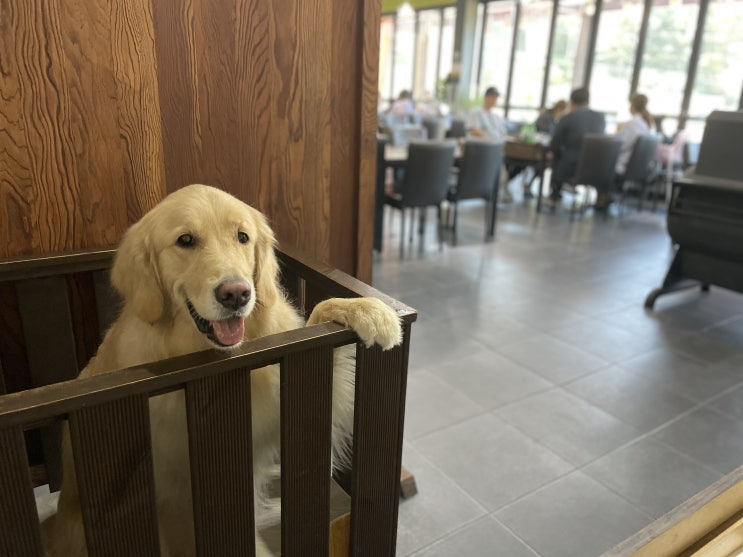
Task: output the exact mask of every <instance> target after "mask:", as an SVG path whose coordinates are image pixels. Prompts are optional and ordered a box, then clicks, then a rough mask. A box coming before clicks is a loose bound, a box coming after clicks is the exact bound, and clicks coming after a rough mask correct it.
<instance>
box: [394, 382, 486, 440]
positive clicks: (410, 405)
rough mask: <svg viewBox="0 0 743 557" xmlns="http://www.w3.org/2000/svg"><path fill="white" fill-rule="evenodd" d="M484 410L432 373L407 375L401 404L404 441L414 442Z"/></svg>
mask: <svg viewBox="0 0 743 557" xmlns="http://www.w3.org/2000/svg"><path fill="white" fill-rule="evenodd" d="M484 411H485V409H484V408H483V407H481V406H480V405H479V404H477V403H476V402H475V401H473V400H472V399H470V398H468V397H466V396H465V395H463V394H461V393H459V392H458V391H456V390H455V389H453V388H452V387H450V386H448V385H447V384H446V383H444V382H443V381H442V380H441V379H439V378H438V377H436V376H435V375H433V374H430V373H428V372H421V373H418V374H416V375H411V376H409V377H408V387H407V398H406V401H405V438H406V439H416V438H417V437H420V436H421V435H425V434H426V433H430V432H432V431H438V430H439V429H441V428H444V427H447V426H450V425H452V424H455V423H457V422H461V421H462V420H464V419H466V418H470V417H472V416H476V415H478V414H482V413H483V412H484Z"/></svg>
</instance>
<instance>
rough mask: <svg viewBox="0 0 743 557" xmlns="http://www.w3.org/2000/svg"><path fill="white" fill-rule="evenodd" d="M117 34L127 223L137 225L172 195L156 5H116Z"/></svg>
mask: <svg viewBox="0 0 743 557" xmlns="http://www.w3.org/2000/svg"><path fill="white" fill-rule="evenodd" d="M156 4H159V2H156ZM111 30H112V37H113V44H114V45H116V47H117V48H116V49H115V50H114V51H113V52H114V54H113V60H112V61H113V71H114V76H115V81H116V98H117V100H118V110H119V112H118V123H119V133H120V134H121V140H122V141H123V149H124V157H123V161H122V162H123V172H124V194H125V196H126V209H127V223H128V224H133V223H134V222H136V221H137V220H139V218H140V217H141V216H142V215H143V214H145V213H146V212H147V211H149V210H150V209H151V208H152V207H154V206H155V205H157V203H158V201H160V200H161V199H162V198H163V197H164V196H165V194H166V189H165V164H164V159H163V146H162V139H163V138H162V126H161V120H160V96H159V92H158V87H157V62H156V56H155V31H154V29H153V20H152V2H151V0H126V1H118V2H111Z"/></svg>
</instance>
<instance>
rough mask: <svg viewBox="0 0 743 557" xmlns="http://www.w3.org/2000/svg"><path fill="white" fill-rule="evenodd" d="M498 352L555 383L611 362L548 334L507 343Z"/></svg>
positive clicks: (568, 379) (573, 377)
mask: <svg viewBox="0 0 743 557" xmlns="http://www.w3.org/2000/svg"><path fill="white" fill-rule="evenodd" d="M498 353H499V354H501V355H503V356H506V357H508V358H510V359H512V360H513V361H515V362H516V363H518V364H521V365H523V366H524V367H527V368H529V369H530V370H532V371H534V372H536V373H538V374H539V375H541V376H542V377H544V378H545V379H547V380H548V381H551V382H553V383H563V382H566V381H570V380H571V379H575V378H577V377H580V376H581V375H585V374H587V373H590V372H592V371H596V370H598V369H600V368H602V367H605V366H606V365H607V361H606V360H604V359H602V358H599V357H598V356H594V355H592V354H589V353H588V352H584V351H583V350H580V349H578V348H576V347H574V346H572V345H570V344H568V343H566V342H563V341H561V340H558V339H556V338H554V337H552V336H550V335H546V334H542V335H535V336H532V337H530V338H526V339H523V340H520V341H517V342H512V343H508V344H505V345H503V346H501V347H500V348H499V349H498Z"/></svg>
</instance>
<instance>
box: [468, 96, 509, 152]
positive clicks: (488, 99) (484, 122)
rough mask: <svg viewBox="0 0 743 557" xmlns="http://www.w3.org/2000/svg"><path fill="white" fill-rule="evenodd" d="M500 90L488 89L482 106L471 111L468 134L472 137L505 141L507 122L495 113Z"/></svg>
mask: <svg viewBox="0 0 743 557" xmlns="http://www.w3.org/2000/svg"><path fill="white" fill-rule="evenodd" d="M499 96H500V93H498V89H496V88H495V87H488V88H487V90H486V91H485V97H484V98H483V101H482V105H481V106H476V107H475V108H473V109H472V110H470V113H469V115H468V116H467V133H468V135H469V136H471V137H481V138H490V139H505V137H506V134H507V130H506V121H505V120H504V119H503V118H501V117H500V116H499V115H497V114H495V113H494V112H493V108H494V107H495V105H496V104H497V103H498V97H499Z"/></svg>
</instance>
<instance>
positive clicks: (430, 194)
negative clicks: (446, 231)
mask: <svg viewBox="0 0 743 557" xmlns="http://www.w3.org/2000/svg"><path fill="white" fill-rule="evenodd" d="M455 147H456V145H455V144H454V143H453V142H451V141H426V142H413V143H411V144H410V146H409V147H408V160H407V162H406V163H405V174H404V175H403V177H402V179H401V180H400V181H399V182H398V183H396V184H395V191H394V193H391V194H386V195H385V204H386V205H389V206H390V207H392V208H393V209H398V210H399V211H400V256H402V255H403V253H404V250H405V212H406V210H407V209H414V208H418V209H422V210H423V212H422V213H421V217H420V221H421V222H420V226H419V228H418V234H419V235H420V237H421V240H420V241H421V248H422V247H423V242H422V239H423V229H424V223H425V220H424V218H425V209H426V208H427V207H432V206H433V207H436V208H437V210H438V235H439V246H441V245H442V244H441V226H442V222H441V203H442V201H444V199H445V198H446V194H447V192H448V191H449V171H450V169H451V167H452V165H453V164H454V149H455ZM411 226H412V225H411ZM412 239H413V229H412V227H411V229H410V241H411V242H412Z"/></svg>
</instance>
